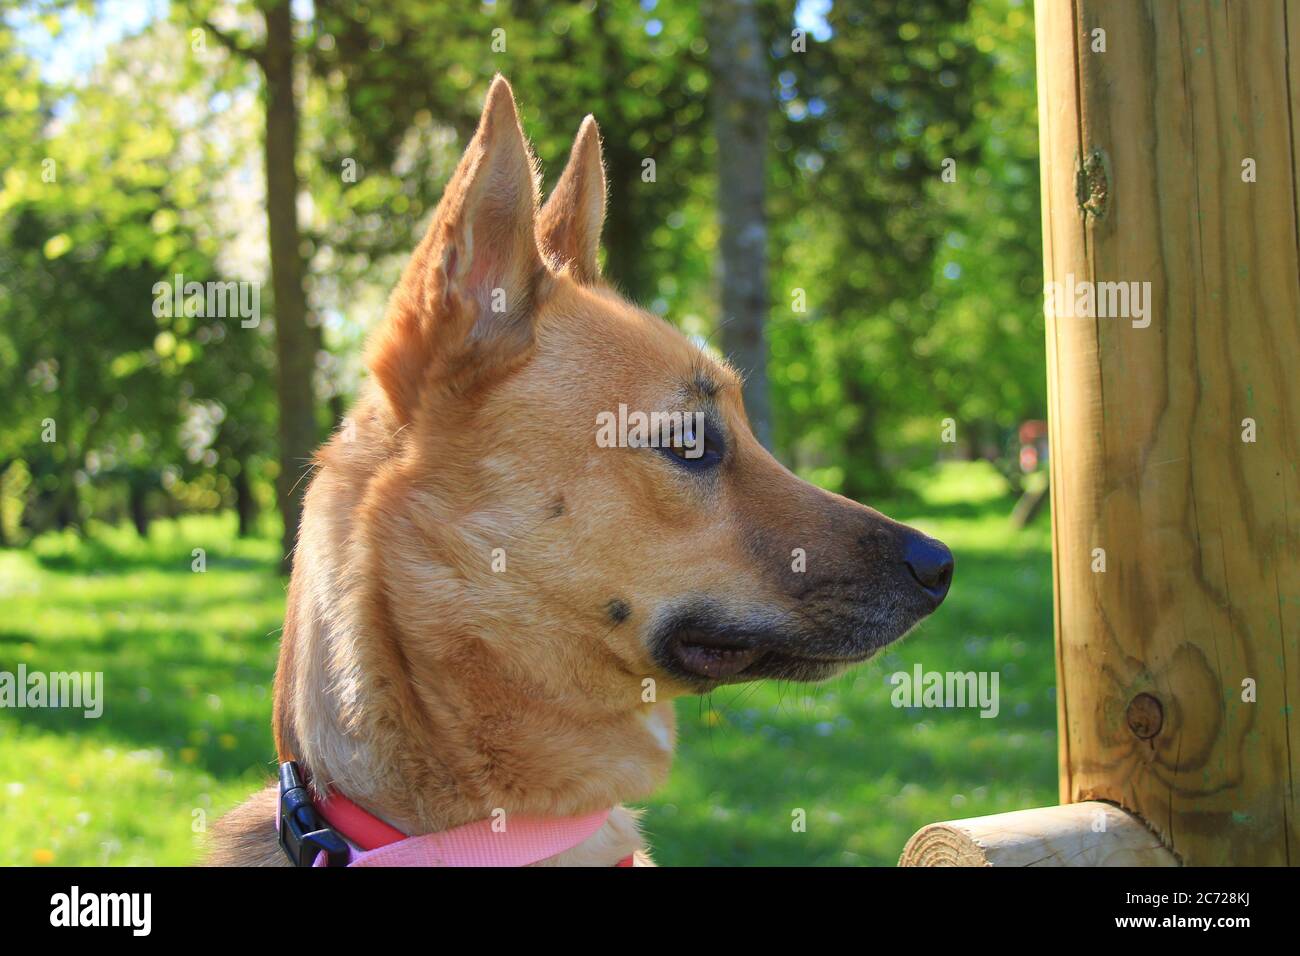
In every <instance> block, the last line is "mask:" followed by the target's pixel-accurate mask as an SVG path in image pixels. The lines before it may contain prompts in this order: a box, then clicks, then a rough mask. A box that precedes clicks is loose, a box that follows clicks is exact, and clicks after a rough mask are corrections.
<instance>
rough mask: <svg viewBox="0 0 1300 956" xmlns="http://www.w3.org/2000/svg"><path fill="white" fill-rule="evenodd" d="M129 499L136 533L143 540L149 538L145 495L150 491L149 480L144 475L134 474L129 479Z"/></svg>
mask: <svg viewBox="0 0 1300 956" xmlns="http://www.w3.org/2000/svg"><path fill="white" fill-rule="evenodd" d="M126 482H127V485H126V487H127V498H128V499H129V500H130V504H131V523H132V524H133V525H135V533H136V534H138V535H139V536H140V537H141V538H147V537H149V509H148V508H146V507H145V493H146V492H147V491H148V484H147V482H148V479H147V478H146V477H145V476H144V475H139V474H132V475H129V476H128V477H127V480H126Z"/></svg>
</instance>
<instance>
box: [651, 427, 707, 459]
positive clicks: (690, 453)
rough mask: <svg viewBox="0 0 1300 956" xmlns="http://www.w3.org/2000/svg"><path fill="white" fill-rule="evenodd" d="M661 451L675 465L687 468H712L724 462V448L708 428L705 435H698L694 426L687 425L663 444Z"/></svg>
mask: <svg viewBox="0 0 1300 956" xmlns="http://www.w3.org/2000/svg"><path fill="white" fill-rule="evenodd" d="M659 450H660V451H661V452H663V453H664V454H665V455H667V456H668V457H669V458H670V459H671V460H672V461H673V463H674V464H678V465H682V466H683V467H686V468H712V467H713V466H714V465H716V464H718V462H720V461H722V452H723V446H722V442H721V441H720V440H719V439H718V438H716V437H715V436H713V435H710V434H709V429H708V428H705V429H704V430H703V434H696V431H695V427H694V425H687V426H685V428H683V429H682V430H681V431H680V432H674V434H673V435H672V436H671V438H670V439H669V440H667V441H664V442H663V443H661V444H660V446H659Z"/></svg>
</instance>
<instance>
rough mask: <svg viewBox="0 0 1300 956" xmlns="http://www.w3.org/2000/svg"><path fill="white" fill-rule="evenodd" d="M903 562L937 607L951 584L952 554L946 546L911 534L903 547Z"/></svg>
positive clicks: (921, 535) (931, 539) (940, 542)
mask: <svg viewBox="0 0 1300 956" xmlns="http://www.w3.org/2000/svg"><path fill="white" fill-rule="evenodd" d="M903 561H904V563H906V564H907V570H909V571H911V572H912V577H914V578H915V579H916V583H917V584H919V585H921V587H922V588H924V589H925V593H926V594H928V595H930V597H931V598H933V599H934V604H935V607H938V606H939V605H940V604H941V603H942V602H943V599H944V598H945V597H947V596H948V586H949V585H951V584H952V552H951V551H949V550H948V546H947V545H945V544H944V543H943V542H942V541H936V540H934V538H927V537H926V536H925V535H923V534H911V535H908V538H907V543H906V544H905V545H904V546H903Z"/></svg>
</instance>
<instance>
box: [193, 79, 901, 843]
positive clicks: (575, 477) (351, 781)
mask: <svg viewBox="0 0 1300 956" xmlns="http://www.w3.org/2000/svg"><path fill="white" fill-rule="evenodd" d="M537 182H538V178H537V169H536V163H535V162H534V160H533V158H532V155H531V153H530V151H529V149H528V146H527V144H526V141H525V140H524V137H523V134H522V131H521V129H520V125H519V121H518V118H517V114H516V109H515V105H514V100H513V96H512V94H511V91H510V88H509V86H508V85H507V84H506V82H505V81H504V80H503V79H501V78H498V79H497V80H496V81H495V82H494V83H493V85H492V88H491V91H490V92H489V94H488V98H487V104H486V106H485V109H484V114H483V118H482V121H481V123H480V125H479V128H478V131H477V132H476V134H475V136H474V138H473V140H472V141H471V143H470V144H469V147H468V148H467V150H466V153H465V156H464V158H463V159H462V160H461V163H460V165H459V167H458V169H457V170H456V172H455V174H454V175H453V177H452V179H451V181H450V183H449V184H448V186H447V188H446V191H445V193H444V196H443V199H442V201H441V203H440V204H439V207H438V209H437V211H436V213H435V215H434V218H433V221H432V223H431V225H430V227H429V230H428V233H427V235H426V236H425V238H424V240H423V241H422V242H421V243H420V245H419V247H418V248H417V249H416V251H415V253H414V254H413V256H412V258H411V260H410V263H409V265H408V267H407V269H406V271H405V273H404V276H403V278H402V280H401V282H400V283H399V285H398V287H397V288H396V290H395V291H394V293H393V295H392V299H391V301H390V304H389V309H388V314H387V316H386V318H385V320H384V322H383V324H382V326H381V327H380V328H379V329H377V331H376V333H375V335H374V336H373V338H372V341H371V344H370V348H369V353H368V361H369V366H370V369H371V371H372V378H371V381H370V383H369V384H368V385H367V387H366V389H365V390H364V392H363V394H362V395H361V397H360V398H359V400H358V402H357V404H356V406H355V407H354V408H353V409H352V412H351V414H350V415H349V416H348V419H347V421H346V422H345V424H344V426H343V427H342V428H341V429H340V430H339V432H338V433H337V434H335V436H334V437H333V439H332V440H331V441H330V442H329V443H328V444H327V445H326V446H325V447H324V448H322V449H321V451H320V453H319V455H318V456H317V462H316V465H317V469H316V473H315V475H314V477H313V479H312V482H311V485H310V489H309V491H308V493H307V497H306V503H305V509H304V516H303V522H302V526H301V529H300V531H299V536H298V544H297V549H296V551H295V560H294V572H293V579H292V583H291V587H290V590H289V599H288V609H287V611H286V617H285V626H284V631H283V637H282V646H281V654H280V663H279V667H278V670H277V673H276V680H275V713H274V725H275V739H276V747H277V750H278V753H279V759H280V760H289V759H294V760H297V761H299V762H300V763H301V764H302V766H303V767H304V768H305V769H306V770H307V771H308V772H309V773H310V776H311V780H312V785H313V786H314V787H315V788H317V790H318V791H323V790H324V789H326V788H334V789H337V790H338V791H339V792H341V793H343V794H345V795H347V796H348V797H349V798H350V799H352V800H353V801H355V802H357V803H359V804H361V805H362V806H364V807H366V808H367V809H369V810H370V811H371V812H373V813H375V814H377V815H378V816H380V817H381V818H383V819H385V820H387V821H388V822H390V823H391V824H393V825H395V826H397V827H398V828H399V829H402V830H403V831H405V832H407V833H412V834H416V833H425V832H430V831H437V830H442V829H445V828H448V827H454V826H457V825H460V824H464V823H468V822H471V821H474V820H481V819H483V818H486V817H488V816H490V815H492V814H493V812H494V811H496V810H498V809H504V810H505V811H506V814H507V819H508V818H509V815H511V814H520V815H540V816H567V815H578V814H585V813H589V812H592V811H594V810H598V809H602V808H607V807H615V808H616V809H615V812H614V813H613V814H612V816H611V818H610V821H609V823H608V824H607V825H606V826H605V828H604V829H603V830H602V831H601V832H600V833H598V834H597V835H596V836H595V837H593V838H592V839H590V840H588V841H587V842H586V843H584V844H583V845H581V846H579V847H576V848H574V849H573V850H571V851H569V852H567V853H565V854H562V855H561V856H559V857H556V858H555V859H553V860H551V861H547V862H548V863H554V864H579V865H582V864H587V865H612V864H614V863H615V862H616V861H617V860H619V859H620V858H622V857H624V856H626V855H627V854H629V853H632V852H633V851H640V852H641V854H642V856H641V860H642V862H644V861H645V860H646V859H647V858H646V857H645V855H644V851H645V848H644V847H643V845H642V841H641V837H640V835H639V833H638V830H637V826H636V819H635V814H634V813H633V812H631V811H628V810H626V809H624V808H622V806H621V804H622V803H623V802H624V801H629V800H639V799H643V798H645V797H647V796H648V795H649V794H650V793H652V791H654V789H655V788H656V787H657V786H658V785H659V784H660V783H661V782H662V781H663V780H664V778H665V776H666V775H667V773H668V771H669V766H670V761H671V757H672V748H673V743H674V738H675V725H674V717H673V699H674V698H675V697H676V696H679V695H681V694H684V693H693V692H698V691H700V690H701V689H707V684H708V681H707V680H705V679H703V678H700V677H699V676H698V675H694V674H691V673H687V672H684V671H682V670H681V669H680V668H678V667H676V666H675V665H671V661H669V663H668V664H666V663H665V662H666V661H667V660H669V658H670V657H671V654H672V653H673V652H672V650H671V647H672V646H675V645H673V644H672V642H673V640H676V638H674V637H673V636H672V633H676V632H672V627H671V626H670V625H671V621H672V620H675V619H674V618H672V615H673V614H675V613H678V612H679V611H680V606H681V601H682V600H683V599H684V597H685V596H691V600H693V601H696V602H697V604H698V602H700V601H705V602H707V603H708V607H709V608H711V609H720V610H716V613H718V614H724V615H726V614H730V615H733V616H736V619H737V620H740V619H742V618H743V619H744V620H750V619H754V618H755V616H756V615H758V616H762V617H763V619H764V620H768V621H778V622H782V623H781V627H785V628H786V629H785V630H779V629H778V630H774V631H772V634H778V635H787V637H785V638H782V639H783V640H785V641H786V642H787V644H789V646H798V647H804V648H806V649H807V651H808V656H809V659H808V660H807V661H803V660H802V658H800V659H799V660H797V661H793V662H786V663H783V664H781V665H780V666H782V667H786V668H798V672H797V674H795V675H794V676H805V677H808V678H809V679H817V678H819V677H824V676H828V675H829V674H830V673H834V672H836V671H837V670H839V669H841V668H842V666H844V665H845V664H847V663H851V662H852V661H854V660H860V659H863V657H865V656H867V655H868V654H869V653H871V652H873V651H874V649H875V647H876V646H878V644H879V643H883V642H886V641H887V640H888V639H893V637H896V636H898V634H899V633H901V632H902V631H903V630H906V628H907V627H908V626H910V625H911V623H913V622H914V620H915V619H916V617H919V616H921V613H922V612H921V611H917V610H916V609H915V608H913V607H912V606H911V605H910V604H907V602H906V601H904V600H902V599H901V598H899V597H898V596H897V594H898V592H899V591H900V589H901V587H902V586H901V585H899V584H898V583H897V581H898V580H901V579H900V578H898V577H897V573H896V568H895V565H897V564H898V563H899V562H898V560H897V555H896V551H897V542H898V540H899V538H898V535H900V534H902V533H903V532H904V531H906V529H902V527H901V526H899V525H896V524H895V523H893V522H891V521H889V520H888V519H887V518H884V517H883V516H881V515H879V514H878V513H876V512H874V511H871V510H870V509H867V508H864V507H862V506H861V505H858V504H855V503H853V502H850V501H847V500H846V499H843V498H840V497H838V496H835V495H831V494H829V493H827V492H824V491H821V490H819V489H817V488H814V487H813V486H811V485H808V484H806V483H804V482H802V481H800V480H799V479H797V478H795V477H794V476H793V475H791V474H790V473H789V472H788V471H786V470H785V469H784V468H783V467H782V466H781V465H779V464H778V463H777V462H776V461H775V460H774V459H773V458H772V457H771V456H770V455H769V454H768V453H767V452H766V451H765V450H764V449H763V448H762V447H761V446H760V445H759V444H758V442H757V441H756V440H755V439H754V438H753V436H752V435H751V433H750V431H749V428H748V425H747V423H746V419H745V413H744V409H743V406H742V403H741V394H740V393H741V389H740V383H739V380H738V378H737V376H736V375H735V373H734V372H733V371H732V370H730V369H729V368H728V367H727V366H726V365H725V364H723V363H721V362H719V361H715V360H714V359H712V358H710V357H709V356H708V355H706V354H705V353H704V352H703V351H702V350H701V349H700V348H699V347H698V346H697V345H695V344H693V343H691V342H690V341H688V340H687V339H686V338H684V337H683V336H682V335H681V334H680V333H679V332H678V331H676V330H675V329H674V328H673V327H672V326H671V325H670V324H669V323H667V322H665V321H664V320H662V319H660V318H658V317H656V316H653V315H651V314H649V313H647V312H644V311H642V310H641V309H639V308H637V307H635V306H633V305H631V304H630V303H628V302H627V301H625V300H624V299H622V298H621V297H620V296H619V295H618V294H617V293H616V292H615V291H614V290H613V289H612V288H611V287H609V286H608V285H606V284H605V283H604V282H603V280H602V279H601V277H600V270H599V264H598V259H597V249H598V244H599V235H600V224H601V221H602V219H603V213H604V206H605V179H604V171H603V167H602V160H601V152H600V140H599V133H598V131H597V128H596V124H595V122H594V120H592V119H591V118H590V117H588V118H587V119H586V120H585V121H584V122H583V124H582V127H581V130H580V131H579V134H578V138H577V140H576V142H575V144H574V147H573V151H572V154H571V156H570V159H569V163H568V166H567V168H566V169H565V171H564V173H563V175H562V176H561V178H560V180H559V182H558V184H557V186H556V188H555V190H554V191H553V193H552V196H551V198H550V200H549V201H548V202H547V204H546V205H545V206H544V207H542V208H540V209H539V208H538V186H537ZM619 403H625V404H626V405H627V406H628V407H629V408H637V409H645V410H658V409H664V410H683V411H689V410H692V409H696V408H707V409H708V411H709V413H710V416H711V419H710V420H711V421H713V422H716V423H717V424H718V427H719V429H720V433H721V434H725V440H726V458H725V461H724V462H723V463H722V464H721V465H720V466H719V467H717V468H716V469H714V470H713V471H712V472H710V473H709V474H708V475H706V476H700V475H697V474H695V473H693V472H690V471H688V470H686V469H683V468H680V467H677V466H676V464H675V463H674V462H672V461H670V460H669V459H668V457H667V456H665V455H661V454H656V453H655V452H654V451H653V450H650V449H646V448H600V447H597V444H596V442H595V440H594V436H595V430H596V429H595V422H596V417H597V415H598V414H600V413H602V412H605V411H612V410H615V409H616V408H617V406H618V404H619ZM900 529H901V530H900ZM795 549H803V550H804V551H805V552H806V556H807V562H808V573H806V574H805V573H794V572H792V570H791V567H790V565H791V557H790V556H791V554H792V553H793V552H794V550H795ZM501 560H504V562H505V567H504V570H502V569H501V565H500V561H501ZM494 562H495V565H494ZM886 565H887V566H888V570H887V571H886V570H881V569H885V568H886ZM864 582H865V583H864ZM909 600H910V599H909ZM695 606H697V605H695V604H693V605H691V607H695ZM681 613H685V612H681ZM709 613H710V614H713V613H715V611H714V610H710V611H709ZM891 615H892V616H891ZM739 626H740V625H737V627H739ZM746 626H748V625H746ZM772 626H773V627H776V625H772ZM873 628H874V630H873ZM741 629H742V630H743V628H741ZM886 631H888V633H887V634H886V633H885V632H886ZM670 632H672V633H670ZM868 632H870V634H869V633H868ZM895 632H897V633H895ZM873 635H874V636H873ZM882 635H883V636H882ZM764 640H767V641H769V643H770V642H771V641H775V640H777V638H776V637H769V638H764ZM869 645H870V646H869ZM774 646H775V645H774ZM782 646H785V645H782ZM665 655H668V657H666V656H665ZM778 656H779V655H778ZM776 659H777V658H772V660H776ZM769 666H771V667H776V666H777V665H776V664H774V663H773V664H771V665H769ZM759 676H762V675H759ZM744 679H749V678H748V677H746V678H744ZM274 810H275V790H274V788H273V787H272V788H268V789H267V790H265V791H263V792H261V793H258V794H256V795H255V796H254V797H252V798H251V799H250V800H249V801H248V802H246V803H245V804H243V805H242V806H240V807H238V808H236V809H235V810H233V811H231V812H230V813H229V814H228V815H227V816H226V817H225V818H224V819H223V820H221V821H220V823H219V825H218V827H217V828H216V830H215V833H214V839H213V851H212V854H211V861H212V862H214V863H222V864H244V865H248V864H279V863H283V862H284V860H283V857H282V856H281V854H280V852H279V850H278V849H277V847H276V834H275V827H274Z"/></svg>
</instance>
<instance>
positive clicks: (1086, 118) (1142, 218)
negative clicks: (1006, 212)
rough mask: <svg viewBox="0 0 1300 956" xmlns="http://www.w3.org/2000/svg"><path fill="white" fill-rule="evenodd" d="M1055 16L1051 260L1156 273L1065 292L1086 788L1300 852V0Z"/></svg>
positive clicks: (1058, 575)
mask: <svg viewBox="0 0 1300 956" xmlns="http://www.w3.org/2000/svg"><path fill="white" fill-rule="evenodd" d="M1035 15H1036V18H1037V46H1038V80H1039V123H1040V130H1041V134H1040V135H1041V149H1042V200H1043V239H1044V260H1045V261H1044V275H1045V280H1046V282H1047V283H1048V284H1049V285H1050V284H1052V283H1056V284H1058V286H1061V287H1063V286H1064V285H1065V284H1066V283H1067V281H1068V277H1070V276H1073V278H1074V280H1075V281H1076V282H1079V283H1099V282H1125V283H1132V282H1138V283H1143V282H1146V283H1150V286H1149V289H1150V298H1149V302H1147V304H1148V305H1149V307H1150V308H1149V313H1148V315H1147V317H1146V318H1147V319H1149V325H1145V327H1142V326H1143V323H1144V322H1145V321H1146V320H1145V319H1142V318H1140V317H1139V318H1128V317H1105V318H1103V317H1079V316H1077V315H1070V314H1062V311H1063V310H1062V309H1060V308H1058V309H1057V310H1056V312H1055V313H1052V312H1050V311H1049V314H1048V318H1047V328H1048V375H1049V384H1048V391H1049V402H1050V418H1051V483H1052V509H1053V516H1052V522H1053V561H1054V565H1055V582H1056V584H1055V588H1056V645H1057V688H1058V707H1059V726H1060V762H1061V800H1062V802H1063V803H1073V802H1079V801H1085V800H1091V799H1094V798H1095V799H1101V800H1108V801H1112V802H1114V803H1116V804H1118V805H1120V806H1122V807H1124V808H1126V809H1127V810H1129V811H1131V812H1133V813H1135V814H1137V815H1138V816H1139V817H1140V818H1141V819H1142V820H1144V821H1145V822H1146V823H1147V824H1148V825H1149V826H1150V827H1151V829H1152V830H1153V831H1154V832H1155V833H1156V834H1157V835H1158V836H1159V837H1160V839H1161V840H1162V842H1163V843H1164V844H1165V846H1167V847H1169V848H1170V849H1171V850H1173V851H1174V853H1176V854H1177V855H1178V857H1179V858H1180V859H1181V860H1182V861H1183V862H1186V863H1191V864H1226V863H1232V864H1287V863H1300V803H1298V802H1297V795H1296V789H1295V781H1296V777H1297V769H1298V761H1300V723H1298V720H1300V718H1298V716H1297V713H1296V710H1295V709H1296V707H1297V706H1300V454H1297V439H1298V436H1300V209H1298V203H1297V185H1296V184H1297V180H1298V179H1300V156H1298V155H1297V145H1298V143H1297V135H1300V121H1298V117H1297V108H1300V22H1298V21H1300V3H1291V4H1284V3H1283V2H1281V0H1252V2H1237V0H1234V2H1227V0H1206V2H1175V0H1145V2H1134V0H1071V2H1066V0H1049V2H1043V3H1039V4H1038V5H1037V7H1036V11H1035ZM1095 30H1103V31H1104V43H1105V50H1104V52H1101V51H1100V50H1099V49H1098V50H1094V45H1095V44H1096V41H1097V39H1098V38H1099V37H1100V36H1101V35H1100V34H1095V33H1094V31H1095ZM1247 159H1251V160H1254V163H1255V170H1256V173H1255V180H1256V181H1254V182H1245V181H1243V177H1242V173H1243V165H1242V164H1243V162H1244V161H1245V160H1247ZM1139 288H1141V287H1139ZM1064 291H1066V292H1067V293H1071V292H1073V291H1076V290H1064ZM1071 298H1073V296H1072V295H1071ZM1076 304H1077V303H1076ZM1060 305H1063V303H1060V302H1058V306H1060ZM1085 305H1086V303H1085ZM1075 311H1079V310H1077V309H1076V310H1075ZM1130 311H1133V310H1132V308H1131V303H1130ZM1244 419H1251V420H1253V422H1254V428H1255V441H1253V442H1248V441H1244V440H1243V431H1244V429H1245V428H1246V427H1247V426H1243V420H1244ZM1097 549H1101V550H1100V551H1098V550H1097ZM1103 552H1104V562H1105V565H1104V566H1105V570H1104V571H1102V570H1098V569H1097V568H1099V567H1100V561H1101V560H1102V553H1103ZM1252 685H1253V686H1254V688H1255V690H1254V695H1255V699H1254V701H1253V702H1252V701H1250V700H1248V699H1244V698H1248V697H1249V696H1250V695H1249V693H1248V692H1247V690H1246V688H1248V687H1249V686H1252Z"/></svg>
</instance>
